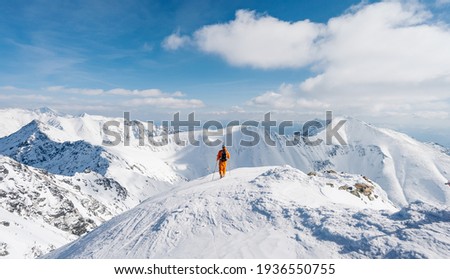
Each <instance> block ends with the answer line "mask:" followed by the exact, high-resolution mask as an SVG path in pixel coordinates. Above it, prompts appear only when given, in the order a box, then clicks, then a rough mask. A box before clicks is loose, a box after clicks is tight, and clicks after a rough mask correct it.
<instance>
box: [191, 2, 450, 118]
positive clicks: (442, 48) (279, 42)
mask: <svg viewBox="0 0 450 279" xmlns="http://www.w3.org/2000/svg"><path fill="white" fill-rule="evenodd" d="M193 38H194V39H195V42H196V44H197V46H198V47H199V49H200V50H202V51H204V52H206V53H214V54H218V55H220V56H221V57H222V58H223V59H224V60H226V61H227V62H228V63H230V64H232V65H236V66H251V67H255V68H262V69H270V68H289V67H297V68H302V67H308V68H309V69H311V70H312V71H313V72H314V73H315V75H314V76H312V77H311V78H308V79H306V80H303V81H301V82H300V86H299V87H297V86H294V85H291V86H290V87H289V86H288V85H282V86H281V87H280V89H279V90H277V91H275V92H274V91H269V92H265V93H263V94H261V95H260V96H257V97H254V98H252V99H251V100H250V101H248V103H247V104H248V105H250V106H253V107H266V108H272V109H280V110H282V109H285V110H293V109H295V108H304V109H306V110H311V111H314V110H316V111H318V110H323V109H324V108H327V109H332V110H335V111H337V112H339V113H343V114H349V115H371V116H377V115H378V116H380V117H386V116H387V115H394V114H407V115H414V116H416V117H422V118H431V117H435V118H436V119H442V117H447V119H448V114H447V113H444V112H446V111H450V101H449V99H448V98H449V91H448V88H450V51H448V50H449V49H450V28H449V26H448V25H446V24H445V23H443V22H438V21H436V20H434V19H433V15H432V14H431V12H430V11H428V10H427V9H426V7H425V6H423V5H421V4H420V3H419V2H416V1H385V2H379V3H374V4H361V5H358V6H355V7H353V8H352V9H349V10H348V11H347V12H346V13H345V14H343V15H341V16H338V17H335V18H332V19H330V20H329V22H327V24H325V25H320V24H315V23H312V22H309V21H299V22H294V23H289V22H284V21H281V20H279V19H276V18H273V17H270V16H268V15H264V16H257V15H256V14H255V13H254V12H250V11H239V12H238V13H237V14H236V19H235V20H233V21H231V22H228V23H225V24H216V25H210V26H205V27H203V28H201V29H199V30H198V31H197V32H195V33H194V36H193Z"/></svg>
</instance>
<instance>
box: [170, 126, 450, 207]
mask: <svg viewBox="0 0 450 279" xmlns="http://www.w3.org/2000/svg"><path fill="white" fill-rule="evenodd" d="M339 120H340V119H336V122H337V121H339ZM345 120H346V121H347V122H346V124H345V125H344V126H343V128H342V129H341V130H339V133H340V134H341V135H342V137H343V138H344V139H345V141H346V143H347V145H340V144H330V145H327V144H325V140H326V134H325V131H322V132H320V133H319V134H318V135H317V137H314V138H313V139H321V140H323V143H322V144H320V145H317V146H309V145H306V144H305V142H304V141H303V140H302V139H301V138H300V139H299V141H298V144H296V145H295V146H287V143H286V141H289V140H292V139H288V138H286V137H284V136H279V135H276V134H275V133H273V134H272V135H271V137H272V139H273V140H274V141H275V142H276V146H269V145H268V144H266V143H265V142H264V141H262V140H261V141H260V142H259V144H258V145H256V146H251V147H246V146H243V145H242V144H241V142H242V141H247V142H248V141H249V140H252V138H251V137H250V138H249V137H247V136H245V135H244V134H243V133H242V132H241V130H240V127H235V128H234V129H233V132H232V145H231V146H230V147H229V151H230V153H231V156H232V159H231V160H230V162H229V164H230V168H238V167H253V166H270V165H283V164H289V165H291V166H294V167H296V168H298V169H300V170H302V171H304V172H309V171H313V170H327V169H333V170H337V171H344V172H348V173H357V174H363V175H366V176H367V177H369V178H370V179H372V180H374V181H375V182H377V183H378V184H380V185H381V186H382V187H383V189H384V190H385V191H386V192H387V193H388V195H389V198H390V199H391V200H392V201H393V202H394V203H395V204H397V205H398V206H404V205H407V204H408V203H410V202H414V201H416V200H421V201H425V202H427V203H430V204H440V205H445V204H450V189H449V188H448V187H447V186H446V185H444V183H445V182H446V181H447V180H448V179H450V156H448V155H447V154H445V153H443V152H441V151H440V150H438V149H436V148H434V147H432V146H430V145H429V144H425V143H421V142H418V141H416V140H414V139H412V138H410V137H408V136H407V135H405V134H401V133H398V132H395V131H392V130H387V129H380V128H376V127H374V126H371V125H369V124H367V123H364V122H361V121H358V120H355V119H350V118H349V119H345ZM257 132H258V135H259V137H260V138H261V139H262V138H263V137H264V131H263V130H262V129H258V130H257ZM181 137H182V138H183V137H184V138H186V137H187V135H182V136H181ZM217 150H218V147H215V148H212V147H208V146H206V145H201V146H200V147H194V146H187V147H185V148H184V149H182V150H181V151H179V152H177V153H176V154H175V155H174V156H172V157H168V158H167V159H166V160H168V161H169V162H170V164H171V165H173V166H175V167H178V171H179V172H180V173H181V174H182V175H183V176H185V177H187V178H189V179H193V178H196V177H199V176H202V175H206V174H208V173H210V172H211V171H212V170H213V169H214V160H215V155H216V152H217Z"/></svg>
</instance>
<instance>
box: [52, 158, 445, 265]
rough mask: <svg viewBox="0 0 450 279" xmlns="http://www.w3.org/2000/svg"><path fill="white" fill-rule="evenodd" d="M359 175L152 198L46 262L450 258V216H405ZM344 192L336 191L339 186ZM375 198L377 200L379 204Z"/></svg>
mask: <svg viewBox="0 0 450 279" xmlns="http://www.w3.org/2000/svg"><path fill="white" fill-rule="evenodd" d="M362 183H370V182H368V181H367V180H366V178H364V177H362V176H359V175H350V174H346V173H334V172H317V173H311V174H309V175H306V174H304V173H303V172H301V171H299V170H297V169H294V168H291V167H266V168H247V169H238V170H233V171H232V173H231V174H230V176H227V177H225V178H224V179H221V180H216V181H211V176H207V177H204V178H202V179H199V180H196V181H192V182H189V183H187V184H185V185H182V186H180V187H179V188H177V190H176V191H173V192H171V193H167V194H164V195H159V196H156V197H154V198H151V199H149V200H147V201H146V202H144V203H143V204H141V205H139V206H138V207H136V208H135V209H132V210H130V211H128V212H126V213H124V214H122V215H119V216H118V217H116V218H114V219H112V220H111V221H109V222H106V223H105V224H104V225H102V226H100V227H99V228H97V229H96V230H94V231H93V232H91V233H90V234H87V235H86V236H84V237H82V238H80V239H79V240H77V241H75V242H73V243H71V244H68V245H66V246H64V247H62V248H60V249H57V250H56V251H54V252H52V253H50V254H48V255H46V256H45V257H46V258H448V257H450V236H449V234H448V232H449V229H450V210H449V209H448V208H445V207H438V206H432V205H429V204H425V203H422V202H415V203H412V204H410V205H409V206H408V207H405V208H402V209H401V210H400V211H398V209H396V208H395V207H394V206H393V205H392V203H391V202H390V201H389V200H388V199H387V195H386V194H385V193H384V191H383V190H382V189H381V188H380V186H379V185H377V184H375V183H373V184H372V185H373V190H374V191H373V193H372V194H373V197H374V199H369V198H368V196H364V195H361V196H359V197H358V196H357V195H355V194H354V193H351V192H348V191H346V190H344V189H343V188H341V187H340V186H339V185H341V186H346V185H347V186H350V185H353V186H354V185H356V184H362ZM338 186H339V187H338ZM375 196H376V198H375Z"/></svg>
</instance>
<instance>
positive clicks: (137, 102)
mask: <svg viewBox="0 0 450 279" xmlns="http://www.w3.org/2000/svg"><path fill="white" fill-rule="evenodd" d="M126 105H127V106H132V107H135V106H155V107H159V108H168V109H187V108H201V107H204V106H205V105H204V103H203V102H202V101H201V100H197V99H178V98H174V97H159V98H139V99H132V100H130V101H128V102H126Z"/></svg>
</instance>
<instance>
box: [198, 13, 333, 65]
mask: <svg viewBox="0 0 450 279" xmlns="http://www.w3.org/2000/svg"><path fill="white" fill-rule="evenodd" d="M323 27H324V26H323V25H322V24H317V23H312V22H310V21H308V20H305V21H298V22H294V23H290V22H285V21H281V20H278V19H276V18H274V17H271V16H268V15H257V14H256V13H255V12H252V11H246V10H239V11H237V12H236V19H235V20H233V21H230V22H228V23H225V24H216V25H209V26H205V27H203V28H201V29H200V30H198V31H197V32H195V34H194V39H195V43H196V44H197V46H198V47H199V48H200V49H201V50H202V51H204V52H207V53H212V54H218V55H219V56H221V57H222V58H224V59H225V60H226V61H227V62H228V63H230V64H232V65H236V66H251V67H255V68H263V69H269V68H286V67H289V68H294V67H302V66H305V65H308V64H309V63H311V62H313V61H314V59H315V56H316V55H315V52H316V47H315V46H314V44H315V43H314V41H315V40H316V39H317V38H318V37H319V36H320V34H321V33H322V29H323Z"/></svg>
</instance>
